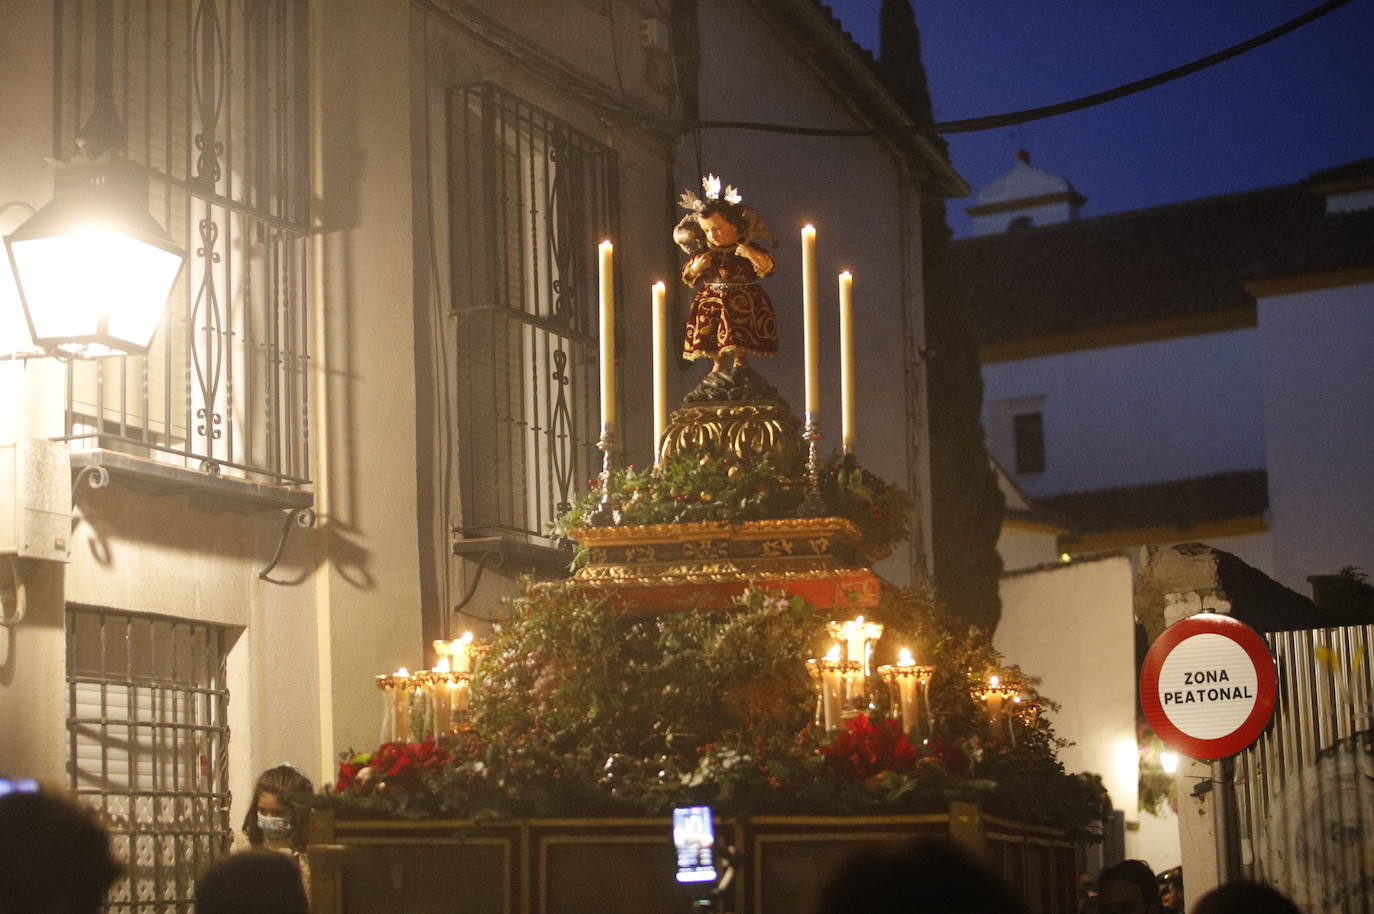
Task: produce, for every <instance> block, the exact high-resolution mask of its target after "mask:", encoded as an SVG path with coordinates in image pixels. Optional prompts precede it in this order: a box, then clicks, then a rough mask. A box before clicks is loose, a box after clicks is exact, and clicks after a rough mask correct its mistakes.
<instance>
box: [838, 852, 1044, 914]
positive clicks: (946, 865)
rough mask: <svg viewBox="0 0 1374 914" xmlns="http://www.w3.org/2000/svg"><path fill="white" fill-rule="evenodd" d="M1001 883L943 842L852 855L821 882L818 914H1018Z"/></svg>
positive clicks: (1012, 898)
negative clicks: (821, 888) (831, 876)
mask: <svg viewBox="0 0 1374 914" xmlns="http://www.w3.org/2000/svg"><path fill="white" fill-rule="evenodd" d="M1023 910H1024V909H1023V908H1022V906H1021V903H1020V902H1019V901H1017V900H1016V898H1015V896H1013V895H1012V894H1011V892H1010V891H1009V890H1008V889H1007V888H1006V886H1005V885H1003V883H1002V880H1001V879H999V878H998V877H997V876H995V875H994V874H993V873H992V872H991V871H989V870H988V869H986V868H985V867H984V866H982V864H980V863H978V862H976V861H975V860H974V859H973V858H972V857H970V856H968V855H967V854H965V853H964V852H962V851H960V850H958V849H956V848H955V847H953V846H952V845H950V844H948V843H945V842H942V841H919V842H916V843H914V844H910V845H908V846H906V847H904V848H902V849H901V850H897V851H866V852H864V853H860V854H857V855H855V856H854V857H853V858H851V859H850V860H849V862H848V863H846V864H845V865H844V866H843V867H841V868H840V871H839V872H838V873H836V874H835V876H834V877H833V878H832V879H831V880H830V881H829V882H828V883H827V884H826V886H825V888H824V889H823V890H822V893H821V901H820V905H819V907H817V909H816V911H817V914H898V912H900V914H950V912H954V911H958V912H959V914H1021V912H1022V911H1023Z"/></svg>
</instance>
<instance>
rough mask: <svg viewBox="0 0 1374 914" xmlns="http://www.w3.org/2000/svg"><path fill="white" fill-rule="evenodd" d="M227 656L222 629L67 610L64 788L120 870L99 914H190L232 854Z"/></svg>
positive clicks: (107, 612)
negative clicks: (95, 822)
mask: <svg viewBox="0 0 1374 914" xmlns="http://www.w3.org/2000/svg"><path fill="white" fill-rule="evenodd" d="M228 647H229V635H228V631H227V630H226V629H224V628H221V627H219V626H214V625H205V624H201V623H195V622H188V621H184V620H180V619H169V618H165V617H159V616H143V615H135V614H130V613H123V612H115V611H112V610H105V609H98V608H92V607H69V611H68V615H67V686H68V694H69V699H70V704H69V710H68V719H67V728H68V734H69V739H70V753H71V762H70V770H71V786H72V789H73V790H74V791H75V792H76V793H77V795H78V796H80V797H81V798H82V799H83V800H84V801H85V802H87V803H89V804H90V805H92V806H93V807H94V808H95V809H96V810H98V811H99V812H100V813H101V814H102V816H103V818H104V820H105V824H106V826H107V827H108V828H109V830H110V834H111V837H112V840H113V844H114V850H115V855H116V856H117V857H119V858H120V859H121V860H124V861H126V863H127V866H128V874H127V878H125V879H122V880H121V881H120V882H119V883H117V884H116V885H115V887H114V888H113V889H112V890H111V892H110V895H109V900H108V903H107V905H106V910H108V911H129V912H140V914H182V912H189V911H190V910H191V902H192V900H193V897H194V888H195V879H196V877H197V876H198V875H199V874H200V872H201V871H202V870H203V869H204V868H205V866H206V865H207V864H208V863H209V862H210V861H211V860H213V859H214V858H215V857H217V856H219V855H221V854H225V853H228V851H229V847H230V843H231V838H232V833H231V829H230V823H229V784H228V746H229V726H228V710H229V690H228V688H227V686H226V684H225V660H226V657H227V652H228Z"/></svg>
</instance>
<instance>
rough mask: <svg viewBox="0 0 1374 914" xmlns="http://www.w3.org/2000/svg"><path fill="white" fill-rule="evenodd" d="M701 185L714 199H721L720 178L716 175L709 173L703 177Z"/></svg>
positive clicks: (708, 195)
mask: <svg viewBox="0 0 1374 914" xmlns="http://www.w3.org/2000/svg"><path fill="white" fill-rule="evenodd" d="M701 186H702V187H703V188H704V189H705V190H706V196H707V197H709V198H710V199H712V200H719V199H720V178H718V177H716V176H715V175H707V176H706V177H704V178H702V179H701Z"/></svg>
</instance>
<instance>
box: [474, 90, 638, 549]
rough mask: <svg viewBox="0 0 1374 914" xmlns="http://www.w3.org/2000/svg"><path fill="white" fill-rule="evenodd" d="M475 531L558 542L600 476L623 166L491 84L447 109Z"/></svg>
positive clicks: (612, 155)
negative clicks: (607, 297)
mask: <svg viewBox="0 0 1374 914" xmlns="http://www.w3.org/2000/svg"><path fill="white" fill-rule="evenodd" d="M448 137H449V157H450V158H449V189H450V201H449V213H450V217H451V218H450V224H451V238H452V242H451V243H452V252H451V253H452V264H453V282H452V288H453V298H454V302H453V307H454V309H455V311H456V312H457V325H458V346H457V360H458V364H457V372H458V382H459V388H458V389H459V391H460V396H459V402H458V407H459V414H458V435H459V454H460V457H459V461H460V486H461V490H462V495H461V498H462V508H463V516H462V521H461V526H462V527H463V528H465V529H466V530H470V531H471V530H486V531H489V532H513V533H517V534H521V535H526V536H540V535H542V534H544V533H546V532H547V531H546V528H547V525H548V523H549V522H550V521H551V520H552V519H553V517H554V516H555V515H557V514H558V513H561V512H562V511H564V510H566V509H567V507H568V503H569V502H570V501H571V499H572V497H573V493H574V486H575V485H576V484H580V483H581V482H582V480H585V479H586V478H588V477H590V476H591V475H593V473H594V471H595V469H596V468H599V466H600V464H599V461H598V454H597V452H596V449H595V445H596V441H597V438H598V436H599V428H598V427H597V416H596V412H595V409H594V404H595V398H596V392H597V389H598V387H597V377H596V356H597V341H596V311H595V300H596V296H595V290H596V287H597V274H596V263H595V257H596V246H597V242H598V241H600V240H601V239H602V238H607V237H612V236H613V235H614V232H615V214H616V212H617V198H616V186H617V183H616V157H615V153H614V152H613V151H612V150H610V149H609V148H607V147H605V146H603V145H602V144H600V143H598V142H596V141H595V140H593V139H591V138H590V137H588V136H586V135H584V134H582V133H579V132H578V131H577V130H575V129H574V128H573V127H571V126H570V125H568V124H567V123H565V122H563V121H561V120H559V119H558V118H556V117H554V116H553V115H551V114H549V113H548V112H545V111H543V110H541V109H539V108H537V107H535V106H534V105H531V104H529V103H528V102H526V101H523V100H522V99H520V98H518V97H516V96H514V95H512V94H510V93H509V92H507V91H505V90H503V89H501V88H500V87H498V86H495V85H493V84H491V83H479V84H475V85H471V86H466V87H462V88H458V89H454V90H452V91H451V92H450V93H449V98H448Z"/></svg>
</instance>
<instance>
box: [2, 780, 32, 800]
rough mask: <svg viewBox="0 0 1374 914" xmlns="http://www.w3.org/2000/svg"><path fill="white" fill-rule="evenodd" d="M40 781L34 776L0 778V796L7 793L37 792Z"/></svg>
mask: <svg viewBox="0 0 1374 914" xmlns="http://www.w3.org/2000/svg"><path fill="white" fill-rule="evenodd" d="M37 792H38V782H37V781H35V780H34V779H33V778H18V779H16V780H10V779H9V778H0V797H3V796H4V795H5V794H7V793H37Z"/></svg>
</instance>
